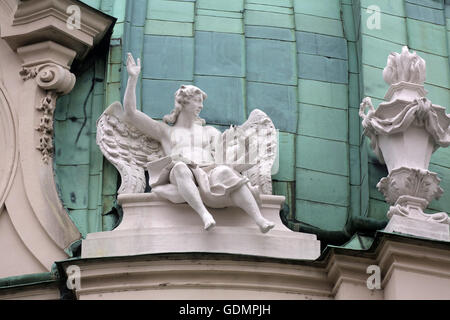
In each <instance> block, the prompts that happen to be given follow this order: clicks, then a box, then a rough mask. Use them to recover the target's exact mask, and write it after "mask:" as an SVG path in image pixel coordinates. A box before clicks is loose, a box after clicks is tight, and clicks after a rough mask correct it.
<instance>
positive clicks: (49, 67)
mask: <svg viewBox="0 0 450 320" xmlns="http://www.w3.org/2000/svg"><path fill="white" fill-rule="evenodd" d="M17 53H18V54H19V56H20V57H21V58H22V60H23V61H24V63H23V64H22V70H21V71H20V72H19V74H20V76H21V77H22V79H23V80H24V81H26V80H29V79H35V80H36V83H37V85H38V86H39V87H40V88H41V89H43V90H45V91H49V90H52V91H55V92H56V93H57V94H67V93H69V92H70V91H71V90H72V89H73V87H74V85H75V81H76V78H75V75H74V74H73V73H71V72H70V71H69V66H70V65H71V64H72V61H73V59H74V58H75V55H76V52H75V51H74V50H72V49H69V48H66V47H64V46H62V45H60V44H57V43H55V42H53V41H44V42H39V43H35V44H32V45H28V46H23V47H20V48H18V49H17Z"/></svg>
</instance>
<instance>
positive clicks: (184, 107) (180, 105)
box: [163, 85, 207, 125]
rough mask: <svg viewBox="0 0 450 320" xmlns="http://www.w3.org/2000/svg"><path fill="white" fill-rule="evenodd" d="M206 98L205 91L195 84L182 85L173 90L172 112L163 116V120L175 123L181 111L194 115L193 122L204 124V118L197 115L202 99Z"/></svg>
mask: <svg viewBox="0 0 450 320" xmlns="http://www.w3.org/2000/svg"><path fill="white" fill-rule="evenodd" d="M206 98H207V95H206V93H205V92H203V91H202V90H201V89H199V88H197V87H196V86H192V85H182V86H181V87H180V88H179V89H178V90H177V91H176V92H175V107H174V109H173V110H172V112H171V113H170V114H168V115H166V116H164V118H163V121H164V122H165V123H168V124H175V123H176V122H177V119H178V115H179V114H180V113H181V111H184V112H187V113H189V114H192V115H194V116H195V122H198V123H199V124H201V125H204V124H205V120H204V119H202V118H200V117H199V116H198V115H199V114H200V111H202V109H203V101H204V100H205V99H206Z"/></svg>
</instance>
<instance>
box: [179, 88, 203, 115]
mask: <svg viewBox="0 0 450 320" xmlns="http://www.w3.org/2000/svg"><path fill="white" fill-rule="evenodd" d="M183 109H184V110H185V112H188V113H191V114H194V115H195V116H198V115H199V114H200V112H201V111H202V109H203V96H202V94H201V93H198V94H195V95H193V96H192V97H189V98H188V99H186V101H185V103H184V105H183Z"/></svg>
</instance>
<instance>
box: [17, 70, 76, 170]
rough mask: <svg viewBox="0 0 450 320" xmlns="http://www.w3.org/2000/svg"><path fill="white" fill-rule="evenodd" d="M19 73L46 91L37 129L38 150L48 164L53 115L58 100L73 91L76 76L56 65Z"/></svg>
mask: <svg viewBox="0 0 450 320" xmlns="http://www.w3.org/2000/svg"><path fill="white" fill-rule="evenodd" d="M19 73H20V75H21V76H22V79H23V80H24V81H27V80H30V79H34V80H35V81H36V83H37V85H38V86H39V87H40V88H41V89H43V90H44V91H45V96H44V98H42V99H41V101H40V103H39V104H38V105H37V106H36V110H37V111H38V112H39V113H40V114H41V116H40V121H39V126H38V127H37V128H36V131H38V132H39V133H40V137H39V145H38V146H37V147H36V148H37V149H38V150H39V151H40V152H41V153H42V161H43V162H44V163H45V164H48V163H49V160H50V159H51V158H52V157H53V114H54V111H55V107H56V99H57V97H58V96H59V95H64V94H67V93H69V92H70V91H71V90H72V89H73V87H74V85H75V81H76V79H75V75H74V74H73V73H71V72H70V71H69V70H67V69H66V68H63V67H61V66H60V65H57V64H55V63H47V64H42V65H40V66H33V67H24V68H23V69H22V70H21V71H20V72H19Z"/></svg>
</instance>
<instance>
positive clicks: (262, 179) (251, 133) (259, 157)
mask: <svg viewBox="0 0 450 320" xmlns="http://www.w3.org/2000/svg"><path fill="white" fill-rule="evenodd" d="M233 135H234V136H237V140H240V141H244V142H243V143H235V144H234V147H236V145H241V147H242V146H244V147H243V149H244V150H245V151H244V153H242V152H240V154H243V156H245V160H244V161H240V163H243V165H242V166H241V168H242V170H239V169H237V170H238V171H240V172H241V173H242V174H243V175H244V176H246V177H248V178H249V180H250V182H251V184H252V185H253V186H258V187H259V190H260V191H261V193H263V194H272V175H271V172H272V166H273V164H274V162H275V160H276V157H277V152H278V151H277V148H278V143H277V141H278V138H277V130H276V129H275V126H274V125H273V122H272V120H271V119H270V118H269V117H268V116H267V115H266V114H265V113H264V112H263V111H261V110H259V109H255V110H253V111H252V112H251V113H250V116H249V117H248V119H247V121H245V122H244V123H243V124H242V125H241V126H238V127H237V128H234V127H231V128H230V129H228V130H226V131H225V132H224V133H223V134H222V137H226V136H233ZM227 144H228V143H227ZM230 150H231V151H232V152H231V153H233V152H234V151H235V150H233V147H231V148H230V147H228V148H227V151H226V154H227V157H228V159H229V153H230V152H229V151H230ZM235 158H240V157H239V156H238V157H235ZM241 160H242V159H241ZM237 167H238V168H239V165H238V166H237Z"/></svg>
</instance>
